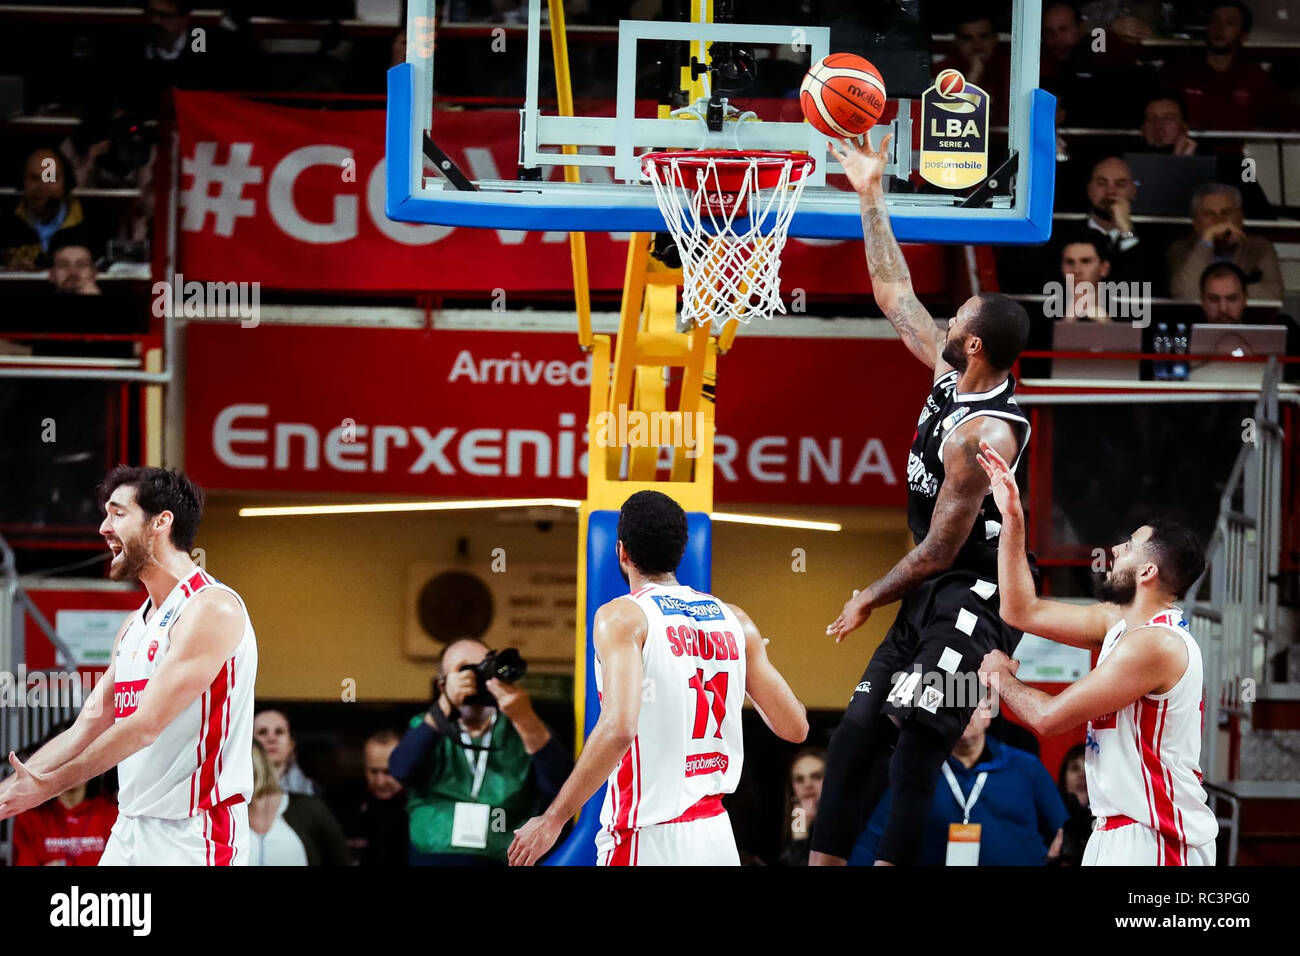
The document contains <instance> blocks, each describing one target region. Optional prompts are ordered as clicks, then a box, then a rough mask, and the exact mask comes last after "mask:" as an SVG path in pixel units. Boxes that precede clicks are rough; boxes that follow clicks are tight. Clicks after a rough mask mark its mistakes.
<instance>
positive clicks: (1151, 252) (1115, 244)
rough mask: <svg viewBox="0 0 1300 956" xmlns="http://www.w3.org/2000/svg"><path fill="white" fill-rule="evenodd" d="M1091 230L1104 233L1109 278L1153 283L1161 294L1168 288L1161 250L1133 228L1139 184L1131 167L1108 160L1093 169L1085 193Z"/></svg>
mask: <svg viewBox="0 0 1300 956" xmlns="http://www.w3.org/2000/svg"><path fill="white" fill-rule="evenodd" d="M1085 194H1086V196H1087V199H1088V220H1087V225H1088V228H1089V229H1093V230H1096V231H1097V232H1099V233H1102V234H1103V236H1104V238H1105V241H1106V259H1107V261H1109V262H1110V278H1111V279H1112V280H1114V281H1116V282H1150V283H1151V285H1152V289H1153V291H1155V293H1156V294H1157V295H1159V294H1161V292H1162V291H1163V289H1164V287H1165V276H1164V271H1165V270H1164V262H1163V261H1162V259H1161V256H1160V254H1159V250H1157V249H1155V248H1154V247H1153V246H1152V244H1151V243H1150V242H1143V241H1142V238H1141V237H1140V236H1139V235H1138V234H1137V232H1136V231H1135V230H1134V228H1133V214H1132V210H1133V200H1134V199H1136V198H1137V184H1136V183H1135V182H1134V181H1133V173H1132V172H1131V171H1130V170H1129V166H1128V163H1126V162H1124V160H1122V159H1120V158H1119V157H1118V156H1108V157H1106V158H1105V159H1103V160H1101V162H1099V163H1097V164H1096V165H1095V166H1093V167H1092V175H1091V176H1089V178H1088V185H1087V188H1086V190H1085Z"/></svg>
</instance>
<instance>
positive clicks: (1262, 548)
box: [1188, 360, 1284, 782]
mask: <svg viewBox="0 0 1300 956" xmlns="http://www.w3.org/2000/svg"><path fill="white" fill-rule="evenodd" d="M1280 375H1281V366H1280V365H1279V364H1278V363H1277V362H1276V361H1273V360H1270V361H1269V363H1268V366H1267V367H1266V369H1265V372H1264V379H1263V382H1262V383H1261V388H1260V392H1259V398H1258V400H1257V401H1256V403H1255V410H1254V415H1253V418H1252V419H1251V421H1250V422H1249V423H1244V427H1245V428H1248V429H1250V434H1251V437H1252V438H1253V440H1251V441H1244V442H1243V444H1242V448H1241V451H1240V452H1239V453H1238V455H1237V460H1236V461H1235V462H1234V463H1233V467H1232V472H1231V473H1230V475H1229V477H1228V481H1227V483H1226V485H1225V487H1224V490H1223V494H1222V495H1221V497H1220V499H1219V517H1218V521H1217V522H1216V525H1215V529H1214V535H1213V536H1212V537H1211V539H1210V544H1209V547H1208V548H1207V549H1206V571H1205V573H1204V574H1202V575H1201V578H1200V579H1199V580H1198V581H1197V582H1196V584H1194V585H1193V586H1192V588H1191V590H1190V591H1189V592H1188V608H1189V613H1188V623H1189V625H1190V627H1191V631H1192V635H1193V636H1194V637H1195V638H1196V642H1197V644H1199V645H1200V648H1201V657H1202V660H1203V664H1204V669H1205V720H1204V723H1203V729H1202V744H1201V768H1202V770H1203V771H1204V773H1205V779H1206V780H1208V781H1212V782H1213V781H1214V780H1215V778H1216V777H1217V776H1218V758H1219V753H1218V749H1219V723H1220V720H1221V719H1223V718H1226V717H1229V716H1236V717H1238V718H1239V719H1240V720H1241V722H1242V725H1243V727H1244V726H1245V725H1247V724H1248V722H1249V720H1250V701H1251V700H1253V699H1254V695H1255V694H1258V693H1262V692H1263V691H1264V690H1265V689H1266V688H1267V686H1268V684H1269V682H1270V676H1271V675H1270V672H1269V667H1268V659H1269V654H1270V652H1271V651H1272V650H1275V649H1276V643H1277V596H1278V565H1279V561H1280V551H1281V537H1282V457H1283V438H1284V432H1283V429H1282V425H1281V421H1280V417H1279V415H1278V380H1279V378H1280Z"/></svg>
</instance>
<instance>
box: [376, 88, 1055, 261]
mask: <svg viewBox="0 0 1300 956" xmlns="http://www.w3.org/2000/svg"><path fill="white" fill-rule="evenodd" d="M1031 96H1032V98H1031V100H1030V105H1029V126H1030V131H1029V132H1030V141H1031V144H1032V147H1031V149H1030V151H1029V168H1028V169H1027V170H1025V173H1026V174H1027V175H1028V179H1029V184H1028V193H1029V198H1028V202H1027V204H1026V209H1027V214H1026V215H1025V216H1024V217H1021V218H1016V217H1009V218H992V217H988V216H985V217H975V216H972V215H971V214H970V213H969V212H962V213H953V214H945V213H943V212H936V211H935V210H933V209H927V210H925V213H926V214H924V215H922V214H921V212H922V210H921V209H919V208H915V209H909V208H907V207H903V206H899V207H896V208H894V209H893V210H891V212H890V221H891V223H892V224H893V227H894V235H895V236H896V237H897V238H898V240H899V241H900V242H937V243H976V244H980V245H1034V244H1037V243H1043V242H1046V241H1047V240H1048V239H1049V238H1051V234H1052V202H1053V198H1054V195H1055V188H1056V97H1054V96H1052V94H1051V93H1048V92H1047V91H1046V90H1033V91H1031ZM414 97H415V70H414V68H413V67H412V66H411V65H410V64H409V63H399V64H398V65H397V66H394V67H392V68H391V69H390V70H389V71H388V119H387V131H386V137H385V138H386V144H387V155H388V168H387V173H388V181H387V184H386V192H385V201H384V211H385V212H386V213H387V214H388V218H389V219H392V220H394V221H396V222H422V223H434V224H437V225H443V226H471V227H474V228H480V229H523V230H532V231H543V232H544V231H551V230H558V231H561V232H662V231H663V230H664V219H663V215H662V214H661V213H660V212H659V207H658V206H645V207H641V206H597V205H585V206H582V205H531V204H530V205H523V204H521V203H519V202H517V201H515V200H514V199H513V198H512V197H511V196H509V195H508V194H502V195H501V196H500V198H499V199H498V198H493V199H488V198H485V197H486V196H487V195H489V194H487V193H481V194H475V195H474V197H473V199H472V200H467V199H465V198H463V197H465V196H467V195H468V194H464V193H461V194H458V195H459V197H462V198H451V197H450V196H449V197H447V198H432V197H428V196H415V195H412V191H411V187H412V184H413V182H414V180H413V178H412V167H411V159H412V144H413V142H414V140H413V137H414V136H416V135H422V132H421V131H420V130H417V129H416V127H415V126H414V116H413V113H412V110H413V102H414ZM1021 186H1022V188H1024V186H1023V184H1021ZM790 233H791V235H795V236H809V237H816V238H822V239H861V238H862V222H861V220H860V218H859V216H858V213H857V211H856V209H854V210H853V211H852V212H847V213H831V212H816V211H813V210H803V211H800V212H796V213H795V215H794V221H793V222H792V223H791V226H790Z"/></svg>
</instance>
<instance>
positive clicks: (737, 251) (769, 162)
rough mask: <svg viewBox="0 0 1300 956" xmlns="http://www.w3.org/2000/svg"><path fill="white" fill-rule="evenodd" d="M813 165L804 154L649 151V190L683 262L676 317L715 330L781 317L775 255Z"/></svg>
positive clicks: (646, 157)
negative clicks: (730, 324) (651, 188)
mask: <svg viewBox="0 0 1300 956" xmlns="http://www.w3.org/2000/svg"><path fill="white" fill-rule="evenodd" d="M814 165H815V162H814V160H813V158H812V157H811V156H808V155H806V154H804V153H791V152H767V151H755V150H731V149H714V150H694V151H688V152H652V153H646V154H645V155H644V156H642V157H641V169H642V171H643V172H644V173H645V175H646V177H647V178H648V179H649V180H650V182H651V184H652V185H653V186H654V191H655V198H656V199H657V200H658V201H659V208H660V209H661V210H662V211H663V214H664V221H665V222H666V223H667V224H668V231H669V232H670V233H671V234H672V237H673V239H674V240H675V241H676V243H677V249H678V251H679V252H680V254H681V258H682V318H683V319H689V320H691V321H693V322H695V323H697V324H699V325H704V324H705V323H713V324H714V325H715V326H716V327H718V328H721V326H723V325H724V324H725V323H726V322H728V321H730V320H731V319H737V320H738V321H740V322H743V323H746V324H748V323H749V321H750V320H751V319H753V318H755V317H756V316H761V317H762V318H765V319H770V318H771V317H772V314H773V313H774V312H782V313H784V312H785V304H784V303H783V302H782V301H781V275H780V273H781V250H783V249H784V248H785V240H786V236H787V235H788V233H789V230H790V220H791V218H792V217H793V216H794V210H795V206H796V205H797V204H798V202H799V196H800V195H801V194H802V193H803V187H804V182H805V180H806V179H807V176H808V174H809V173H811V172H812V170H813V167H814Z"/></svg>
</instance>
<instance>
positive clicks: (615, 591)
mask: <svg viewBox="0 0 1300 956" xmlns="http://www.w3.org/2000/svg"><path fill="white" fill-rule="evenodd" d="M686 530H687V534H688V535H689V537H688V538H687V542H686V554H685V555H684V556H683V557H682V563H681V565H680V566H679V567H678V568H677V580H678V581H680V582H681V583H682V584H689V585H690V586H691V587H693V588H695V589H696V590H697V591H709V590H711V588H712V586H713V576H712V567H713V564H712V559H711V558H712V540H711V539H712V532H713V523H712V522H711V521H710V520H709V516H708V515H706V514H703V513H702V512H691V513H689V514H687V516H686ZM617 540H618V512H617V511H593V512H592V513H591V517H590V519H589V520H588V524H587V606H586V608H584V609H583V610H584V613H585V615H586V621H587V667H586V671H587V682H586V686H585V687H584V688H583V691H582V692H583V693H584V694H585V695H586V696H585V699H586V705H585V717H586V719H585V721H584V723H585V726H584V727H583V728H582V736H583V739H586V738H587V736H589V735H590V734H591V729H592V728H593V727H595V726H596V719H597V718H598V717H599V716H600V697H599V695H598V694H597V693H596V665H595V661H594V660H593V648H592V643H591V631H592V627H593V625H594V623H595V620H596V611H597V610H599V609H600V607H601V605H603V604H606V603H608V602H609V601H612V600H614V599H615V598H618V597H623V596H624V595H626V594H627V582H626V581H624V580H623V575H622V573H621V572H620V571H619V568H618V556H617V551H616V549H615V547H614V545H615V542H616V541H617ZM577 692H578V689H577V688H574V693H577ZM604 802H605V788H604V787H603V786H602V787H601V788H600V789H599V790H597V791H596V793H595V795H594V796H593V797H592V798H591V799H590V800H588V801H587V802H586V804H585V805H584V806H583V808H582V812H581V813H580V814H579V815H578V822H577V824H575V826H574V828H573V831H572V832H571V833H570V834H569V837H568V839H567V840H565V841H564V843H562V844H561V845H560V846H559V847H558V848H557V849H556V851H555V852H554V853H552V854H551V855H550V857H548V858H547V860H546V864H545V865H547V866H593V865H594V864H595V862H596V842H595V841H596V831H597V830H599V829H600V807H601V804H602V803H604Z"/></svg>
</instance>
